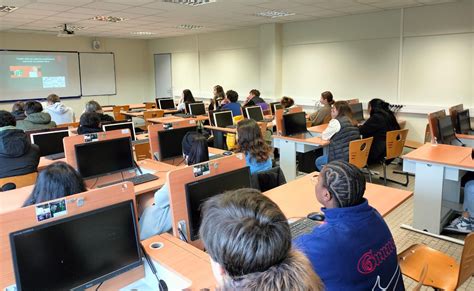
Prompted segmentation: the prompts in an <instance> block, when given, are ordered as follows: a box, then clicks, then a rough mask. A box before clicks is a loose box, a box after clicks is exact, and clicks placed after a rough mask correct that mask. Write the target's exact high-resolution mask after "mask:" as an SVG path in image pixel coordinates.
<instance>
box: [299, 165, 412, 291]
mask: <svg viewBox="0 0 474 291" xmlns="http://www.w3.org/2000/svg"><path fill="white" fill-rule="evenodd" d="M365 183H366V182H365V176H364V174H363V173H362V172H361V171H360V170H359V169H358V168H357V167H355V166H354V165H351V164H349V163H347V162H343V161H336V162H331V163H329V164H327V165H326V166H325V167H324V168H323V170H322V171H321V173H320V175H319V179H318V182H317V185H316V187H315V192H316V198H317V200H318V201H319V203H321V204H322V205H323V206H324V207H323V208H322V209H321V210H322V211H323V212H324V214H325V217H326V218H325V223H323V224H321V225H320V226H319V227H316V228H315V229H314V230H313V231H312V232H311V233H309V234H305V235H302V236H300V237H298V238H297V239H296V240H295V245H296V247H297V248H298V249H300V250H301V251H303V252H304V253H305V254H306V256H307V257H308V258H309V260H310V261H311V263H312V265H313V268H314V270H315V272H316V273H317V274H318V275H319V276H320V277H321V280H322V281H323V283H324V285H325V287H326V290H328V291H330V290H405V287H404V285H403V278H402V274H401V273H400V268H399V266H398V259H397V248H396V246H395V242H394V241H393V237H392V234H391V233H390V229H389V228H388V226H387V224H386V223H385V221H384V220H383V218H382V216H381V215H380V214H379V213H378V212H377V210H375V209H374V208H372V207H371V206H370V205H369V203H368V202H367V200H366V199H365V198H364V197H363V195H364V192H365ZM380 195H383V193H380Z"/></svg>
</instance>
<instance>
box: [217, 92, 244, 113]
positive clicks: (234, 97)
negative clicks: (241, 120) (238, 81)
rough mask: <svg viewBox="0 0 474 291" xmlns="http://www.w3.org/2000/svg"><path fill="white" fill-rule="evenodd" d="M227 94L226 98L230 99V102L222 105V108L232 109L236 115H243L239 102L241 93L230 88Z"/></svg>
mask: <svg viewBox="0 0 474 291" xmlns="http://www.w3.org/2000/svg"><path fill="white" fill-rule="evenodd" d="M225 96H226V99H224V100H228V103H226V104H225V105H224V106H222V109H224V110H231V111H232V115H233V116H234V117H235V116H239V115H242V106H240V104H239V103H238V102H237V101H238V100H239V94H237V92H235V91H234V90H229V91H227V92H226V93H225Z"/></svg>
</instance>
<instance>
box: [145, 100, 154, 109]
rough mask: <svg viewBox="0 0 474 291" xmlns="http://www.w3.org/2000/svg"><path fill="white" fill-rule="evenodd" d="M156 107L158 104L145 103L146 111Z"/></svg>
mask: <svg viewBox="0 0 474 291" xmlns="http://www.w3.org/2000/svg"><path fill="white" fill-rule="evenodd" d="M155 107H156V104H154V103H151V102H145V110H151V109H153V108H155Z"/></svg>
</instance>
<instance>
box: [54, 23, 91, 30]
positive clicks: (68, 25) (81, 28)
mask: <svg viewBox="0 0 474 291" xmlns="http://www.w3.org/2000/svg"><path fill="white" fill-rule="evenodd" d="M54 28H60V29H62V28H64V25H62V24H61V25H58V26H55V27H54ZM66 28H67V29H68V30H73V31H76V30H83V29H86V28H85V27H84V26H79V25H71V24H66Z"/></svg>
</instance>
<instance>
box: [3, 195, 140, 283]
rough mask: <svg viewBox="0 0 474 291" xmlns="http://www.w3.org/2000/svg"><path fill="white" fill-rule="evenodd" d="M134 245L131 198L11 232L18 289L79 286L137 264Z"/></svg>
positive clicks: (101, 279)
mask: <svg viewBox="0 0 474 291" xmlns="http://www.w3.org/2000/svg"><path fill="white" fill-rule="evenodd" d="M86 203H87V202H86ZM139 243H140V242H139V240H138V235H137V225H136V219H135V213H134V206H133V201H131V200H130V201H125V202H122V203H119V204H115V205H111V206H107V207H104V208H100V209H96V210H93V211H89V212H86V213H81V214H78V215H75V216H71V217H67V218H65V219H61V220H57V221H53V222H50V223H46V224H42V225H38V226H34V227H32V228H28V229H24V230H21V231H16V232H13V233H11V234H10V244H11V250H12V258H13V267H14V270H15V279H16V285H17V288H18V290H77V289H79V290H84V289H86V288H89V287H91V286H93V285H96V284H98V283H100V282H103V281H105V280H107V279H110V278H112V277H115V276H118V275H120V274H122V273H124V272H126V271H129V270H131V269H133V268H136V267H139V266H141V265H142V259H141V252H140V246H139Z"/></svg>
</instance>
